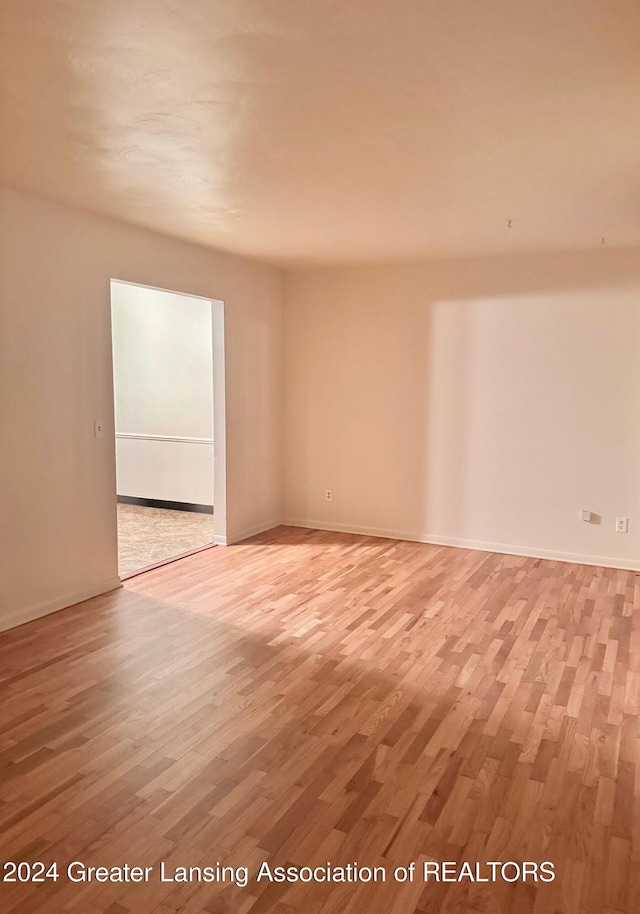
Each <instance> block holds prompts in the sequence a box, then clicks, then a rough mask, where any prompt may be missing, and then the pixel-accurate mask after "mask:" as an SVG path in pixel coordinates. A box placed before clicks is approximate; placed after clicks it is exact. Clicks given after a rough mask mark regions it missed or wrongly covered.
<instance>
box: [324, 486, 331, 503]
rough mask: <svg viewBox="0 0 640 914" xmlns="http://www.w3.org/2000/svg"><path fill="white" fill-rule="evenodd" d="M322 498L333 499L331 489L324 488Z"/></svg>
mask: <svg viewBox="0 0 640 914" xmlns="http://www.w3.org/2000/svg"><path fill="white" fill-rule="evenodd" d="M324 500H325V501H333V492H332V491H331V489H325V493H324Z"/></svg>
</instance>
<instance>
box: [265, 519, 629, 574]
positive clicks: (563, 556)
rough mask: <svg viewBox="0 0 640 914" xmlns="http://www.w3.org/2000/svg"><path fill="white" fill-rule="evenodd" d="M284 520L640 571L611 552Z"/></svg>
mask: <svg viewBox="0 0 640 914" xmlns="http://www.w3.org/2000/svg"><path fill="white" fill-rule="evenodd" d="M282 523H283V524H284V525H285V526H287V527H304V528H306V529H309V530H326V531H328V532H335V533H355V534H358V535H360V536H379V537H382V539H392V540H407V541H408V542H411V543H426V544H427V545H430V546H452V547H454V548H456V549H473V550H476V551H478V552H497V553H500V554H501V555H521V556H525V557H526V558H532V559H550V560H552V561H554V562H570V563H571V564H574V565H597V566H598V567H601V568H618V569H620V570H621V571H640V559H626V558H615V557H612V556H607V555H588V554H583V553H579V552H558V551H556V550H554V549H541V548H539V547H537V546H531V547H530V546H514V545H511V544H509V543H487V542H482V541H480V540H466V539H460V538H458V537H452V536H436V535H431V534H427V535H422V534H416V533H408V532H406V531H402V530H384V529H380V528H377V527H358V526H354V525H353V524H330V525H329V524H326V523H323V522H322V521H313V520H302V519H300V518H287V519H286V520H283V521H282Z"/></svg>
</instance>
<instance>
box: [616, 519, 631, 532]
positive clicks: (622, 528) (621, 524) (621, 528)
mask: <svg viewBox="0 0 640 914" xmlns="http://www.w3.org/2000/svg"><path fill="white" fill-rule="evenodd" d="M628 532H629V518H628V517H616V533H628Z"/></svg>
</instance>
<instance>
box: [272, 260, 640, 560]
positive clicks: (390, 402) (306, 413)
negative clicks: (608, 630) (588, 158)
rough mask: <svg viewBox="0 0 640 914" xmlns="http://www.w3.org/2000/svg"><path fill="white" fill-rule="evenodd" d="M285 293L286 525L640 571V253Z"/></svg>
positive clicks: (482, 263) (319, 284) (435, 268)
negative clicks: (623, 528) (591, 520)
mask: <svg viewBox="0 0 640 914" xmlns="http://www.w3.org/2000/svg"><path fill="white" fill-rule="evenodd" d="M285 288H286V294H285V301H286V304H285V415H284V428H285V460H284V467H285V473H284V479H285V495H284V517H285V519H286V521H287V522H289V523H294V524H303V525H305V526H316V527H326V528H330V529H337V530H340V529H345V530H354V531H361V532H375V533H380V534H383V535H389V536H398V537H406V538H409V539H418V540H426V541H433V542H438V543H448V544H455V545H469V546H478V547H481V548H488V549H497V550H503V551H512V552H516V553H525V554H527V553H529V554H533V555H541V556H558V557H563V558H574V559H577V560H584V561H593V562H596V563H602V564H613V565H622V566H626V567H633V568H640V252H639V251H635V250H626V251H625V250H620V251H615V250H608V249H605V250H602V251H597V252H593V253H588V254H587V253H585V254H558V255H541V256H519V257H510V258H487V259H479V260H475V261H473V260H469V261H449V262H440V263H435V264H431V265H428V264H421V265H410V266H390V267H383V266H372V267H358V268H332V269H307V270H299V271H295V272H292V273H290V274H289V275H288V276H287V279H286V287H285ZM327 488H331V489H332V490H333V501H332V502H331V503H328V502H326V501H325V500H324V492H325V489H327ZM581 508H586V509H589V510H591V511H593V512H596V513H597V514H599V515H601V517H602V522H601V523H600V524H587V523H584V522H582V521H580V520H579V519H578V514H579V511H580V509H581ZM616 515H626V516H628V517H629V533H628V534H626V535H623V534H616V533H615V532H614V523H615V517H616Z"/></svg>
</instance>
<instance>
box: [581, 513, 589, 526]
mask: <svg viewBox="0 0 640 914" xmlns="http://www.w3.org/2000/svg"><path fill="white" fill-rule="evenodd" d="M580 520H583V521H584V522H585V523H587V524H590V523H591V511H581V512H580Z"/></svg>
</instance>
